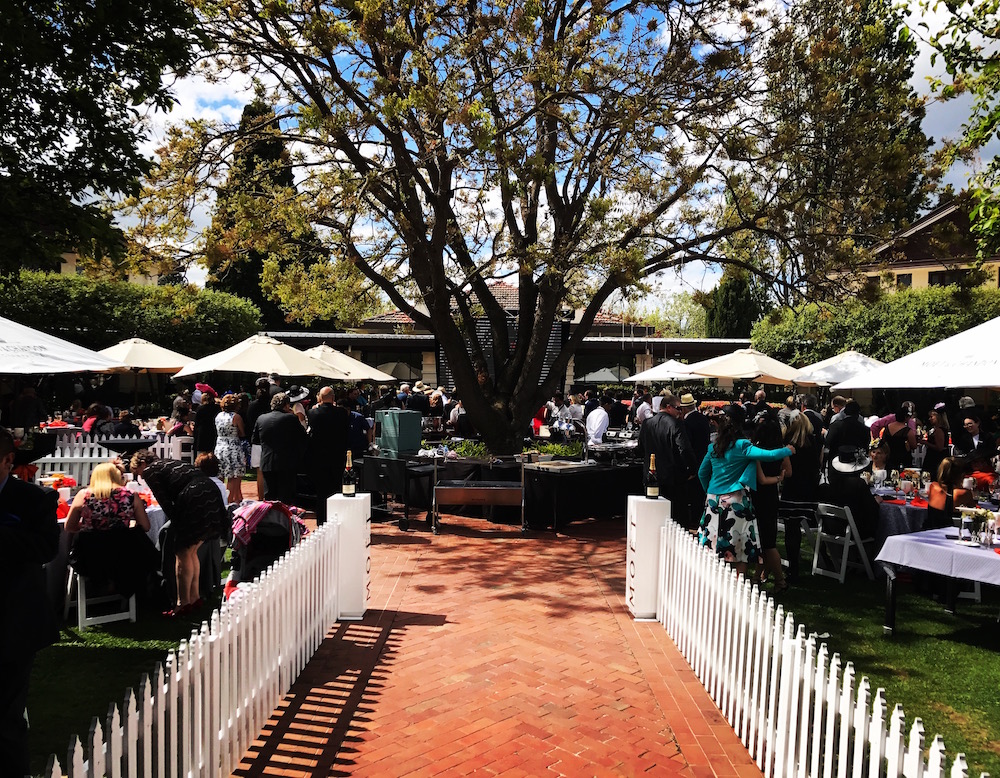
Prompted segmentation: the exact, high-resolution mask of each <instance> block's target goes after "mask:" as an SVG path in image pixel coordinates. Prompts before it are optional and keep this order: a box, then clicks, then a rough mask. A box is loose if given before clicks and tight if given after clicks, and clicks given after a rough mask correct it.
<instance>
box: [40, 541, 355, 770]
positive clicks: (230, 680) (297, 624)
mask: <svg viewBox="0 0 1000 778" xmlns="http://www.w3.org/2000/svg"><path fill="white" fill-rule="evenodd" d="M339 542H340V525H339V524H338V523H337V522H327V523H326V524H324V525H322V526H321V527H320V528H319V529H317V530H316V531H315V532H313V533H311V534H310V535H309V536H308V537H307V538H306V539H305V540H304V541H303V542H302V543H300V544H299V545H297V546H295V547H294V548H292V549H291V550H290V551H288V553H286V554H285V555H284V556H283V557H282V558H281V559H280V560H279V561H278V562H276V563H275V564H274V565H272V566H271V567H270V568H268V570H267V572H265V573H264V574H263V575H262V576H261V577H260V578H259V579H258V580H257V582H256V583H255V584H253V585H251V586H249V587H247V589H242V588H241V590H240V591H241V596H240V597H238V598H236V597H234V598H233V599H232V600H230V601H229V602H227V603H225V604H223V606H222V608H221V609H219V610H217V611H214V612H213V613H212V617H211V621H210V622H203V623H202V625H201V629H200V630H196V631H194V632H192V633H191V637H190V639H189V640H186V641H184V642H182V643H181V644H180V646H179V647H178V649H177V650H176V651H171V652H170V653H169V654H168V655H167V660H166V663H165V664H163V665H160V664H157V665H156V667H155V669H154V670H153V674H152V677H150V676H147V675H145V674H144V675H143V676H142V679H141V681H140V683H139V688H138V691H137V692H136V691H134V690H132V689H129V690H128V693H127V695H126V697H125V701H124V704H123V705H122V706H121V707H119V706H117V705H114V704H112V705H111V707H110V710H109V711H108V715H107V717H106V718H105V719H104V720H103V721H100V720H98V719H97V718H95V719H94V720H93V723H92V724H91V728H90V732H89V733H88V735H87V737H86V738H85V741H84V742H83V743H81V742H80V739H79V738H78V737H74V738H73V742H72V743H71V744H70V747H69V752H68V754H67V758H66V765H67V770H66V771H65V772H63V769H62V766H61V765H60V763H59V760H58V759H57V758H56V756H55V755H52V756H50V757H49V764H48V768H47V770H46V776H47V778H60V776H64V775H66V776H70V777H71V778H93V777H94V776H108V778H124V777H126V776H127V777H128V778H136V777H137V776H142V778H175V777H179V776H229V775H231V774H232V772H233V770H234V769H235V768H236V766H237V765H238V764H239V761H240V759H241V758H242V757H243V754H244V753H245V752H246V750H247V748H248V746H249V745H250V743H251V742H252V741H253V740H254V739H255V738H256V737H257V736H258V734H259V733H260V731H261V729H262V728H263V725H264V723H265V722H266V721H267V719H268V717H269V716H270V715H271V713H272V711H274V709H275V708H276V707H277V706H278V703H279V702H280V700H281V698H282V696H283V695H284V694H285V693H286V692H287V691H288V689H289V688H290V687H291V685H292V682H293V681H294V680H295V679H296V678H297V677H298V675H299V673H300V672H301V671H302V668H303V667H305V665H306V662H308V661H309V659H310V657H312V655H313V653H314V652H315V651H316V649H317V648H318V647H319V644H320V643H321V642H322V640H323V638H324V636H325V635H326V632H327V629H328V628H329V626H330V625H331V624H333V623H334V621H336V619H337V612H338V596H339V592H338V587H337V581H338V561H337V560H338V557H339V555H338V545H339Z"/></svg>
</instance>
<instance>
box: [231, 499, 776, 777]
mask: <svg viewBox="0 0 1000 778" xmlns="http://www.w3.org/2000/svg"><path fill="white" fill-rule="evenodd" d="M413 526H414V527H415V529H413V530H411V531H410V532H408V533H403V532H401V531H400V530H399V529H398V528H397V527H396V525H395V524H388V523H385V524H382V523H375V524H373V530H372V588H371V602H370V609H369V611H368V614H367V615H366V617H365V618H364V620H362V621H359V622H344V623H340V624H335V625H334V626H333V627H332V628H331V630H330V633H329V635H328V636H327V639H326V640H325V641H324V642H323V644H322V645H321V646H320V648H319V650H318V651H317V652H316V655H315V656H314V657H313V658H312V660H311V661H310V662H309V664H308V665H307V667H306V668H305V671H304V672H303V673H302V675H301V677H300V678H299V679H298V680H297V681H296V683H295V684H294V686H293V687H292V689H291V691H290V692H289V694H288V695H287V696H286V697H285V699H284V700H283V701H282V704H281V705H280V706H279V708H278V709H277V710H276V711H275V712H274V714H273V715H272V717H271V719H270V721H269V722H268V724H267V726H266V728H265V730H264V731H263V732H262V733H261V736H260V737H259V738H258V740H257V741H256V742H255V743H254V744H253V746H252V747H251V748H250V750H249V751H248V752H247V754H246V755H245V757H244V760H243V762H242V764H241V765H240V767H239V769H238V770H237V771H236V775H239V776H296V777H298V778H303V777H305V776H330V775H332V776H337V775H364V776H403V775H413V776H470V775H489V776H493V775H502V776H550V775H552V776H554V775H567V776H612V775H614V776H622V775H626V776H628V775H638V774H646V775H651V776H672V775H678V776H694V777H696V778H701V777H702V776H705V777H706V778H707V777H708V776H719V777H720V778H721V777H723V776H740V777H744V776H746V777H749V776H759V775H760V772H759V770H758V769H757V768H756V766H755V765H754V764H753V762H752V761H751V759H750V757H749V755H748V754H747V752H746V750H745V749H744V748H743V746H742V745H741V743H740V742H739V740H738V739H737V737H736V735H735V734H734V733H733V731H732V729H731V728H730V727H729V726H728V725H727V724H726V721H725V719H724V717H723V716H722V715H721V714H720V712H719V711H718V709H717V708H716V707H715V704H714V703H713V702H712V701H711V699H710V698H709V697H708V695H707V693H706V692H705V690H704V688H703V687H702V686H701V684H700V683H699V682H698V680H697V678H696V677H695V675H694V673H693V672H692V671H691V669H690V668H689V667H688V665H687V664H686V663H685V662H684V659H683V658H682V657H681V655H680V654H679V653H678V652H677V650H676V648H675V647H674V645H673V643H672V642H671V641H670V639H669V638H668V637H667V635H666V632H665V631H664V630H663V628H662V626H660V625H659V624H655V623H642V622H638V623H637V622H635V621H633V620H632V618H631V616H630V614H629V613H628V610H627V608H626V606H625V600H624V588H625V538H624V530H625V528H624V522H623V521H619V522H583V523H575V524H571V525H569V526H568V527H566V528H562V529H561V532H560V534H559V535H554V534H553V533H551V532H544V533H543V532H537V533H529V534H528V535H522V534H521V533H520V530H519V528H518V527H513V526H507V525H501V524H492V523H489V522H487V521H484V520H482V519H470V518H462V517H458V516H446V517H445V524H444V526H443V527H442V531H441V534H440V535H437V536H434V535H432V534H431V533H430V532H428V531H426V528H425V526H424V524H423V523H422V522H414V524H413Z"/></svg>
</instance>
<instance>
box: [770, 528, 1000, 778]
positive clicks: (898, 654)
mask: <svg viewBox="0 0 1000 778" xmlns="http://www.w3.org/2000/svg"><path fill="white" fill-rule="evenodd" d="M805 545H806V543H805V542H803V547H804V548H803V551H805ZM811 569H812V560H811V559H810V560H809V561H808V563H807V562H806V560H805V559H803V562H802V568H801V570H802V571H803V572H806V571H809V570H811ZM919 588H920V584H919V580H918V579H917V578H916V576H914V578H913V580H912V581H911V582H903V583H901V584H898V585H897V604H898V607H897V611H896V630H895V634H894V635H893V636H891V637H889V636H886V635H884V634H883V630H882V623H883V621H884V614H885V585H884V583H883V580H882V579H878V580H876V581H875V582H870V581H868V580H867V579H865V577H864V574H863V573H856V572H851V573H849V575H848V579H847V582H846V583H845V584H843V585H841V584H839V583H838V582H837V581H836V580H834V579H832V578H821V577H819V576H815V577H814V576H811V575H808V574H805V575H802V576H801V577H800V578H799V583H798V584H797V585H795V586H792V587H791V588H790V589H789V590H788V592H786V593H785V594H783V595H782V596H781V597H780V598H779V601H780V602H781V603H782V604H783V605H784V606H785V608H786V610H791V611H792V613H794V614H795V620H796V623H799V624H803V625H805V628H806V633H807V634H808V633H810V632H816V633H819V634H823V633H829V635H830V636H829V638H824V639H823V640H822V641H820V642H825V643H826V644H827V646H828V647H829V649H830V653H831V655H832V654H833V653H834V652H839V653H840V656H841V661H842V663H843V664H846V663H847V662H848V661H851V662H853V663H854V667H855V671H856V674H857V678H858V680H859V681H860V679H861V676H868V679H869V681H870V683H871V688H872V692H873V693H874V691H875V689H877V688H879V687H884V688H885V694H886V702H887V703H888V705H889V710H890V711H891V710H892V708H893V707H894V706H895V705H896V704H901V705H902V706H903V710H904V711H905V713H906V728H907V733H909V728H910V726H912V724H913V721H914V719H915V718H918V717H919V718H921V719H922V720H923V722H924V733H925V735H926V743H928V744H929V743H930V742H931V739H932V738H933V737H934V735H936V734H940V735H941V736H942V737H943V738H944V744H945V747H946V748H947V750H948V757H949V760H950V759H951V758H953V757H954V756H955V755H956V754H958V753H960V752H962V753H964V754H965V756H966V759H967V760H968V762H969V767H970V770H969V775H970V776H978V775H979V773H980V772H981V771H983V772H989V773H990V774H991V775H995V776H1000V652H998V647H1000V624H998V623H997V616H998V615H1000V593H998V591H997V590H996V589H994V588H988V587H983V602H982V604H979V605H977V604H975V603H974V602H973V601H971V600H964V599H960V600H959V601H958V613H957V614H956V615H949V614H947V613H945V611H944V608H943V606H942V605H941V604H939V603H938V602H935V601H934V599H933V598H932V596H931V595H930V594H923V593H920V592H919V591H918V589H919ZM949 764H950V761H949Z"/></svg>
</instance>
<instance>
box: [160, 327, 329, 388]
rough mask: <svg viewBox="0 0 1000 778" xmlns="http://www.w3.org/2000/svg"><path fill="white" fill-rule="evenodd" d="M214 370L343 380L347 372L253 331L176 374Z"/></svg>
mask: <svg viewBox="0 0 1000 778" xmlns="http://www.w3.org/2000/svg"><path fill="white" fill-rule="evenodd" d="M212 371H221V372H229V373H274V374H275V375H281V376H297V375H308V376H322V377H324V378H334V379H337V380H340V381H343V380H346V379H347V375H346V374H345V373H343V372H342V371H340V370H337V368H335V367H331V366H330V365H327V364H326V363H324V362H320V361H319V360H318V359H316V358H315V357H311V356H309V355H308V354H305V353H303V352H301V351H299V350H298V349H297V348H295V347H294V346H289V345H287V344H286V343H282V342H281V341H280V340H275V339H274V338H270V337H268V336H267V335H251V336H250V337H249V338H247V339H246V340H243V341H240V342H239V343H237V344H236V345H235V346H230V347H229V348H227V349H225V350H223V351H219V352H218V353H216V354H209V355H208V356H207V357H202V358H201V359H196V360H194V361H193V362H189V363H188V364H187V365H185V366H184V368H183V369H182V370H179V371H178V372H177V373H176V374H174V378H183V377H185V376H193V375H200V374H202V373H210V372H212Z"/></svg>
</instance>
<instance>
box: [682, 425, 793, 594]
mask: <svg viewBox="0 0 1000 778" xmlns="http://www.w3.org/2000/svg"><path fill="white" fill-rule="evenodd" d="M715 423H716V427H717V428H718V435H716V438H715V443H713V444H712V445H711V446H710V447H709V449H708V453H707V454H705V458H704V459H703V460H702V462H701V467H699V468H698V479H699V480H700V481H701V483H702V486H704V487H705V492H706V494H707V498H706V502H705V514H704V516H702V519H701V528H700V529H699V530H698V538H699V541H700V542H701V544H702V545H703V546H708V547H710V548H711V549H713V550H714V551H715V553H716V554H718V555H719V557H721V558H722V559H724V560H725V561H727V562H729V563H731V564H732V565H733V567H735V568H736V571H737V572H738V573H740V574H742V575H745V574H746V570H747V565H748V564H750V563H751V562H752V563H754V564H760V563H761V562H762V561H763V560H762V557H761V551H760V540H759V538H760V531H759V528H758V526H757V519H756V517H755V516H754V512H753V504H752V503H751V500H750V490H751V489H753V488H755V487H756V486H757V467H756V464H755V463H756V462H758V461H763V462H775V461H779V460H782V459H784V458H785V457H788V456H791V455H792V454H794V453H795V448H794V446H791V445H788V446H785V447H784V448H779V449H775V450H772V451H768V450H766V449H762V448H758V447H757V446H754V445H753V444H751V443H750V441H749V440H747V439H746V438H744V437H743V409H742V408H737V407H736V406H734V405H727V406H726V407H725V408H724V409H723V413H722V414H721V415H719V416H717V417H716V418H715Z"/></svg>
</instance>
